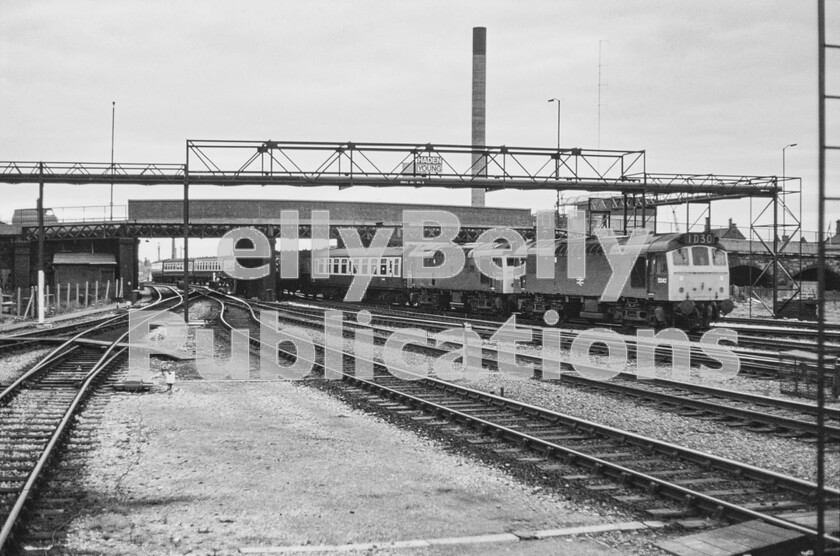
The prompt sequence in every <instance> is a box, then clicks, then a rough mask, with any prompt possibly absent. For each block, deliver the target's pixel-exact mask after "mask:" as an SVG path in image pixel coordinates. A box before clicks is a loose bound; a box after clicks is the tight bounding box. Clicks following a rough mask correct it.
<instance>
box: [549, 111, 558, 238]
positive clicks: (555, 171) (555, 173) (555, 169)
mask: <svg viewBox="0 0 840 556" xmlns="http://www.w3.org/2000/svg"><path fill="white" fill-rule="evenodd" d="M548 102H556V103H557V158H556V159H555V160H554V178H555V179H557V180H559V179H560V99H559V98H550V99H548ZM556 208H557V214H555V215H554V219H555V221H556V222H557V224H559V223H560V189H559V188H558V189H557V207H556Z"/></svg>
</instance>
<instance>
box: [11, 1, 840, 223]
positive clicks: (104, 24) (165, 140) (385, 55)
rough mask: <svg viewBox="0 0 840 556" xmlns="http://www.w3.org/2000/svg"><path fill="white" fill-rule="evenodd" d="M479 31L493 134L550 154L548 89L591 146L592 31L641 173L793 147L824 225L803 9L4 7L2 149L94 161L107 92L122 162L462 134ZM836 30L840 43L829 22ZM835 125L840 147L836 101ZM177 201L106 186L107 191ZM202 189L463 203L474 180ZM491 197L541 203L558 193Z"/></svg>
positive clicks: (575, 142)
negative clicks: (640, 156)
mask: <svg viewBox="0 0 840 556" xmlns="http://www.w3.org/2000/svg"><path fill="white" fill-rule="evenodd" d="M827 4H828V5H829V7H831V6H840V2H827ZM475 26H485V27H487V144H490V145H501V144H506V145H518V146H534V147H550V146H553V145H554V144H555V141H556V132H557V130H556V125H557V119H556V118H557V113H556V105H554V104H549V103H547V99H548V98H550V97H559V98H561V99H562V126H561V127H562V129H561V135H562V143H563V146H565V147H586V148H595V147H596V146H597V140H598V118H597V98H598V48H599V41H605V42H604V43H603V47H602V49H603V50H602V64H603V67H602V82H603V83H604V84H605V87H603V89H602V95H603V96H602V103H603V104H604V105H605V106H604V107H603V108H602V111H601V142H600V146H601V147H602V148H610V149H628V150H631V149H645V150H646V151H647V169H648V171H651V172H681V173H716V174H739V175H740V174H749V175H771V174H781V171H782V147H784V146H785V145H786V144H789V143H798V146H797V147H795V148H791V149H788V151H787V174H788V175H789V176H791V175H796V176H802V178H803V180H804V182H803V183H804V189H805V214H806V218H805V221H806V222H805V228H806V229H815V227H816V217H815V212H814V210H815V199H816V186H817V183H816V179H817V178H816V169H817V38H816V33H817V26H816V2H814V1H801V0H788V1H782V0H775V1H742V2H732V1H731V0H727V1H714V0H711V1H710V0H704V1H681V2H674V1H668V0H647V1H633V2H628V1H626V0H616V1H603V0H600V1H599V0H595V1H578V2H561V1H557V0H547V1H529V2H513V1H505V2H502V1H495V2H494V1H486V0H481V1H462V2H442V1H441V2H437V1H425V2H410V3H409V2H393V1H392V2H387V1H385V0H377V1H373V0H371V1H353V2H347V1H309V2H303V1H298V2H290V1H271V2H268V1H267V2H208V1H202V2H198V1H195V2H170V1H166V2H163V1H161V2H155V1H145V0H144V1H142V2H139V1H126V0H122V1H120V2H80V1H67V0H63V1H54V2H50V1H41V2H17V1H13V0H0V160H2V161H9V160H47V161H59V160H60V161H101V162H107V161H108V160H109V157H110V141H111V101H116V103H117V104H116V140H115V143H116V147H115V159H116V160H117V162H174V163H181V162H183V159H184V141H185V139H187V138H191V139H253V140H265V139H269V138H270V139H275V140H289V141H303V140H316V141H347V140H353V141H357V142H412V143H413V142H420V143H426V142H431V143H453V144H468V143H469V142H470V102H471V67H472V66H471V64H472V60H471V55H472V53H471V48H472V46H471V41H472V28H473V27H475ZM827 27H828V29H829V30H830V33H829V40H830V41H831V40H832V39H833V42H839V41H840V37H838V36H836V35H835V36H833V37H832V36H831V31H832V30H834V29H838V30H840V14H839V13H837V12H835V13H829V23H828V26H827ZM837 34H840V33H837ZM832 56H833V57H832V58H829V66H830V68H831V70H830V72H829V74H830V75H829V87H830V89H833V90H830V91H829V92H833V93H834V94H838V93H840V55H837V54H833V55H832ZM835 104H836V103H835ZM831 116H832V118H833V119H831V120H830V122H829V123H830V128H829V129H830V131H833V134H832V133H830V134H829V138H830V139H832V138H833V139H834V144H838V143H840V125H837V124H838V117H837V116H840V107H837V108H836V109H834V110H833V113H832V114H831ZM835 160H837V159H835ZM832 167H833V168H835V171H834V176H838V175H840V164H832ZM835 183H836V180H835ZM36 193H37V186H35V185H15V186H8V185H0V199H2V204H0V219H3V220H7V221H8V219H9V218H10V217H11V212H12V210H13V208H15V207H23V206H35V198H36ZM180 195H181V188H175V189H171V190H169V189H167V188H166V187H161V186H158V187H153V188H142V187H118V188H116V192H115V203H116V204H124V203H125V200H126V199H128V198H154V197H168V198H179V197H180ZM193 196H194V198H221V197H224V196H238V197H243V198H274V199H280V198H325V199H339V200H349V199H354V198H355V199H360V200H379V201H405V202H429V201H432V200H433V201H435V202H441V203H451V204H468V202H469V192H468V191H466V190H460V191H441V190H434V191H433V192H432V194H430V192H429V191H424V190H417V191H415V190H408V191H402V190H399V191H397V190H374V189H358V190H353V189H351V190H345V191H341V192H339V191H337V190H336V189H334V188H318V189H308V190H301V189H290V188H279V187H278V188H266V189H259V188H237V189H229V190H223V189H221V188H200V189H199V188H196V191H194V193H193ZM487 199H488V201H487V202H488V205H491V206H519V207H528V208H532V209H537V208H545V207H546V206H550V205H551V204H553V200H554V195H553V194H552V193H539V194H538V193H534V194H530V195H525V194H522V193H520V192H498V193H490V194H488V197H487ZM45 203H46V206H53V207H64V206H76V205H105V204H107V203H108V187H107V186H101V187H100V186H96V187H93V186H85V187H78V186H59V185H50V186H47V188H46V194H45ZM713 210H714V213H713V221H715V222H717V223H721V222H726V221H727V219H728V218H729V217H730V216H732V217H734V218H735V220H736V222H738V223H739V224H743V225H747V224H748V220H749V216H748V212H747V211H746V210H745V209H744V206H743V205H739V206H734V205H730V206H727V205H720V206H719V207H718V208H716V209H713ZM832 213H833V214H836V215H837V216H838V217H840V210H834V211H832ZM829 220H832V221H833V215H832V216H829Z"/></svg>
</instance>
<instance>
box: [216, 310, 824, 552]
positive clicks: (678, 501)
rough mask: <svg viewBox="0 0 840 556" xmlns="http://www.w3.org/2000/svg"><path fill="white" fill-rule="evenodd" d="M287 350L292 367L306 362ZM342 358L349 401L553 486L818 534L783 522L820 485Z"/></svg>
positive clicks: (646, 506) (808, 503) (654, 513)
mask: <svg viewBox="0 0 840 556" xmlns="http://www.w3.org/2000/svg"><path fill="white" fill-rule="evenodd" d="M238 303H240V304H243V305H244V306H246V307H247V309H246V310H248V311H249V312H250V314H251V317H250V318H251V319H255V318H256V314H255V313H254V311H253V308H251V307H250V306H248V304H244V303H243V302H238ZM227 311H228V308H227V306H226V305H223V308H222V319H221V320H222V322H223V323H224V324H225V326H227V327H237V326H238V327H241V326H242V325H243V319H242V318H241V316H240V317H239V318H237V319H236V321H237V322H235V323H233V322H229V321H228V320H226V319H227V317H226V316H225V313H226V312H227ZM248 328H249V329H250V331H251V332H250V333H251V341H252V342H253V343H255V344H256V345H260V342H259V339H258V329H257V328H256V327H255V325H254V323H253V321H252V323H251V325H250V326H248ZM271 349H278V346H271ZM318 349H319V352H320V354H321V357H319V356H318V355H316V356H315V357H314V358H313V359H312V360H311V361H307V363H310V364H311V365H313V366H314V367H315V368H320V369H321V370H322V371H323V363H322V361H323V358H324V356H323V350H324V348H323V347H319V348H318ZM331 349H335V348H331ZM279 351H280V355H281V356H284V357H287V358H289V359H290V360H294V359H296V358H297V357H298V356H297V354H295V353H291V352H288V351H285V350H284V349H282V348H280V349H279ZM340 355H341V357H342V358H343V361H344V367H345V369H344V370H342V371H341V373H342V376H341V378H342V380H341V381H340V384H341V385H342V386H343V389H344V390H345V391H347V392H348V393H349V394H350V395H353V396H358V397H360V398H364V399H365V400H367V401H368V402H370V403H373V404H375V405H377V406H379V407H381V408H384V409H386V410H388V411H389V412H395V413H397V414H399V415H400V416H402V417H403V418H409V419H412V420H414V421H416V422H420V423H423V424H425V425H427V426H431V427H436V428H438V429H440V430H443V431H446V432H447V433H448V434H451V435H453V436H455V437H458V438H460V439H462V440H463V441H464V442H466V443H468V444H471V445H473V446H477V447H480V448H481V449H485V450H490V451H492V452H494V453H495V454H497V455H498V456H500V457H506V458H514V459H516V460H518V461H519V462H520V463H522V464H524V465H530V466H534V467H536V468H537V469H539V471H540V472H541V473H544V474H547V475H550V476H552V477H553V478H554V479H555V480H562V481H577V482H583V483H585V488H587V489H589V490H590V491H591V492H593V493H598V494H599V495H609V496H612V497H613V498H614V499H615V500H617V501H620V502H623V503H630V504H633V505H634V506H636V507H639V508H640V510H641V511H644V512H646V513H647V514H648V515H649V516H651V517H655V518H659V519H664V518H672V517H684V516H688V515H695V514H703V515H711V516H715V517H717V518H727V519H732V520H736V521H737V520H746V519H761V520H763V521H764V522H766V523H770V524H774V525H778V526H782V527H786V528H789V529H793V530H796V531H799V532H801V533H803V534H807V535H811V536H813V535H816V531H814V530H813V529H810V528H808V527H805V526H802V525H799V524H797V523H794V522H792V521H789V520H787V519H784V518H782V517H779V515H780V514H783V513H785V512H790V511H794V510H795V511H800V510H801V511H811V510H814V508H815V502H814V501H815V498H816V496H817V492H818V490H817V485H815V484H814V483H811V482H808V481H803V480H801V479H798V478H796V477H791V476H787V475H783V474H779V473H775V472H772V471H769V470H766V469H761V468H758V467H754V466H750V465H747V464H743V463H740V462H737V461H733V460H729V459H725V458H721V457H717V456H714V455H711V454H707V453H703V452H699V451H697V450H692V449H689V448H685V447H682V446H679V445H675V444H671V443H667V442H662V441H659V440H655V439H652V438H646V437H643V436H640V435H637V434H634V433H631V432H628V431H624V430H619V429H616V428H613V427H608V426H604V425H600V424H598V423H594V422H591V421H586V420H583V419H578V418H575V417H572V416H570V415H564V414H561V413H558V412H554V411H550V410H547V409H544V408H540V407H535V406H531V405H528V404H524V403H521V402H517V401H513V400H510V399H506V398H503V397H499V396H496V395H493V394H489V393H485V392H480V391H477V390H472V389H469V388H465V387H462V386H459V385H455V384H452V383H448V382H445V381H441V380H437V379H432V378H420V379H418V380H404V379H400V378H396V377H395V376H393V375H392V374H391V373H390V372H388V370H387V369H385V367H384V366H383V365H382V364H381V363H379V362H377V361H372V360H365V361H366V364H368V365H370V367H372V368H373V370H374V374H373V376H355V372H352V373H351V372H350V371H348V370H346V369H350V368H356V367H355V365H358V364H359V363H358V362H359V361H360V357H359V356H358V355H354V354H349V353H345V352H342V353H341V354H340ZM301 357H302V356H301ZM362 359H363V358H362ZM400 374H401V375H406V374H410V373H408V371H401V373H400ZM328 382H330V383H333V384H335V383H337V381H328ZM574 467H576V468H577V469H578V471H573V468H574ZM580 468H583V469H584V470H585V473H580ZM826 496H827V498H828V501H829V504H830V505H831V506H832V507H834V506H836V505H837V504H838V503H840V490H837V489H828V490H827V491H826ZM830 540H831V541H832V542H840V539H830Z"/></svg>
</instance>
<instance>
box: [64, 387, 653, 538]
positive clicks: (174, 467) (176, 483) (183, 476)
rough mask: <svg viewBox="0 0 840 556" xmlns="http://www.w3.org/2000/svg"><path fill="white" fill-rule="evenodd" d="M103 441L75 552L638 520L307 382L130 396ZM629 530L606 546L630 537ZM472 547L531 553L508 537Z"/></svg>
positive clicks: (91, 471) (113, 413)
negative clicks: (567, 495)
mask: <svg viewBox="0 0 840 556" xmlns="http://www.w3.org/2000/svg"><path fill="white" fill-rule="evenodd" d="M98 439H99V443H100V445H99V447H98V449H97V450H95V451H94V452H93V453H92V454H91V456H90V462H89V465H88V467H87V470H86V481H85V482H86V484H87V485H89V490H88V492H86V495H87V496H88V497H90V498H92V499H94V500H95V501H96V502H95V504H93V505H92V507H91V508H90V510H91V511H90V513H89V514H87V515H85V516H83V517H81V518H79V519H77V520H76V521H74V522H73V524H72V526H71V528H70V533H69V536H68V546H69V548H70V550H71V551H79V552H81V551H89V552H92V553H95V554H186V553H190V554H212V553H214V551H215V553H221V554H229V553H234V552H235V551H236V550H237V549H238V548H239V547H242V546H265V545H298V544H344V543H352V542H374V541H392V540H405V539H415V538H435V537H441V536H460V535H477V534H486V533H495V532H506V531H511V530H521V529H540V528H555V527H563V526H569V525H578V524H597V523H605V522H611V521H632V520H633V517H632V516H628V515H623V514H622V513H621V512H617V511H610V512H608V513H605V512H602V511H601V510H600V509H596V508H594V507H578V506H577V505H576V504H574V503H573V502H570V501H567V500H565V499H564V498H563V497H560V496H556V495H552V494H545V493H541V492H533V491H532V489H531V488H530V487H528V486H527V485H524V484H521V483H519V482H518V481H517V480H516V479H515V478H513V477H512V476H510V475H509V474H507V473H506V472H504V471H502V470H499V469H497V468H495V467H492V466H489V465H486V464H483V463H480V462H475V461H472V460H470V459H468V458H464V457H463V456H459V455H457V454H451V453H447V451H446V448H445V446H442V445H439V444H438V443H437V442H435V441H433V440H431V439H429V438H427V437H424V436H423V435H416V434H414V433H412V432H410V431H405V430H400V429H397V428H395V427H393V426H391V425H389V424H387V423H385V422H383V421H381V420H380V419H378V418H376V417H372V416H370V415H368V414H364V413H361V412H359V411H356V410H353V409H350V408H348V407H347V406H346V405H344V404H343V403H341V402H339V401H338V400H335V399H334V398H331V397H330V396H328V395H326V394H324V393H322V392H319V391H317V390H313V389H311V388H307V387H305V386H303V385H301V384H299V383H288V382H270V383H268V382H266V383H242V382H238V383H233V382H231V383H204V382H199V381H194V382H181V383H180V384H179V385H178V386H177V390H176V392H175V393H174V394H173V395H171V396H170V395H166V394H163V393H155V394H150V395H146V396H134V397H132V396H127V395H124V396H120V397H118V398H115V399H114V400H113V401H112V402H111V403H110V404H109V405H108V407H107V409H106V412H105V416H104V418H103V426H102V428H101V429H100V431H99V433H98ZM628 536H629V535H610V539H611V540H609V542H612V543H613V544H614V545H616V544H627V543H629V542H630V541H631V540H633V539H629V540H628V539H627V538H625V537H628ZM637 536H638V535H637ZM613 537H616V538H613ZM555 545H559V546H563V547H568V548H569V550H571V551H572V553H576V554H577V553H581V554H601V553H607V554H610V553H612V554H620V553H627V552H625V551H624V550H622V552H618V551H613V552H610V551H609V550H608V549H607V548H606V547H605V546H603V545H599V544H593V542H592V541H585V542H583V543H582V544H580V545H578V542H577V541H574V542H570V541H567V540H565V539H564V540H560V541H552V543H550V544H546V545H543V547H544V548H543V550H547V552H546V551H543V552H540V553H543V554H545V553H551V552H553V551H552V550H551V548H550V547H551V546H555ZM631 546H632V543H631ZM495 550H499V551H498V552H494V551H495ZM537 552H539V551H538V550H537V551H536V552H533V553H534V554H536V553H537ZM631 552H635V553H645V552H638V551H637V549H634V550H631ZM377 553H387V552H377ZM399 553H400V554H456V553H470V552H465V551H462V550H453V549H447V551H440V550H435V551H431V550H427V549H424V550H418V551H400V552H399ZM471 553H474V554H493V553H499V554H506V553H509V554H514V553H516V554H519V553H523V552H520V551H519V550H516V548H515V547H509V546H502V545H499V546H496V547H494V546H484V547H481V550H478V549H476V550H475V551H474V552H471ZM555 553H556V552H555Z"/></svg>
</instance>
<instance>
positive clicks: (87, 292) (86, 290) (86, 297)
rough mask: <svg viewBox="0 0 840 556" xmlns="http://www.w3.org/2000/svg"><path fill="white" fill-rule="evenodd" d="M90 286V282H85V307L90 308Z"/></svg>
mask: <svg viewBox="0 0 840 556" xmlns="http://www.w3.org/2000/svg"><path fill="white" fill-rule="evenodd" d="M89 285H90V282H88V281H87V280H85V307H87V306H88V300H89V299H90V290H89V288H88V286H89Z"/></svg>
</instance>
